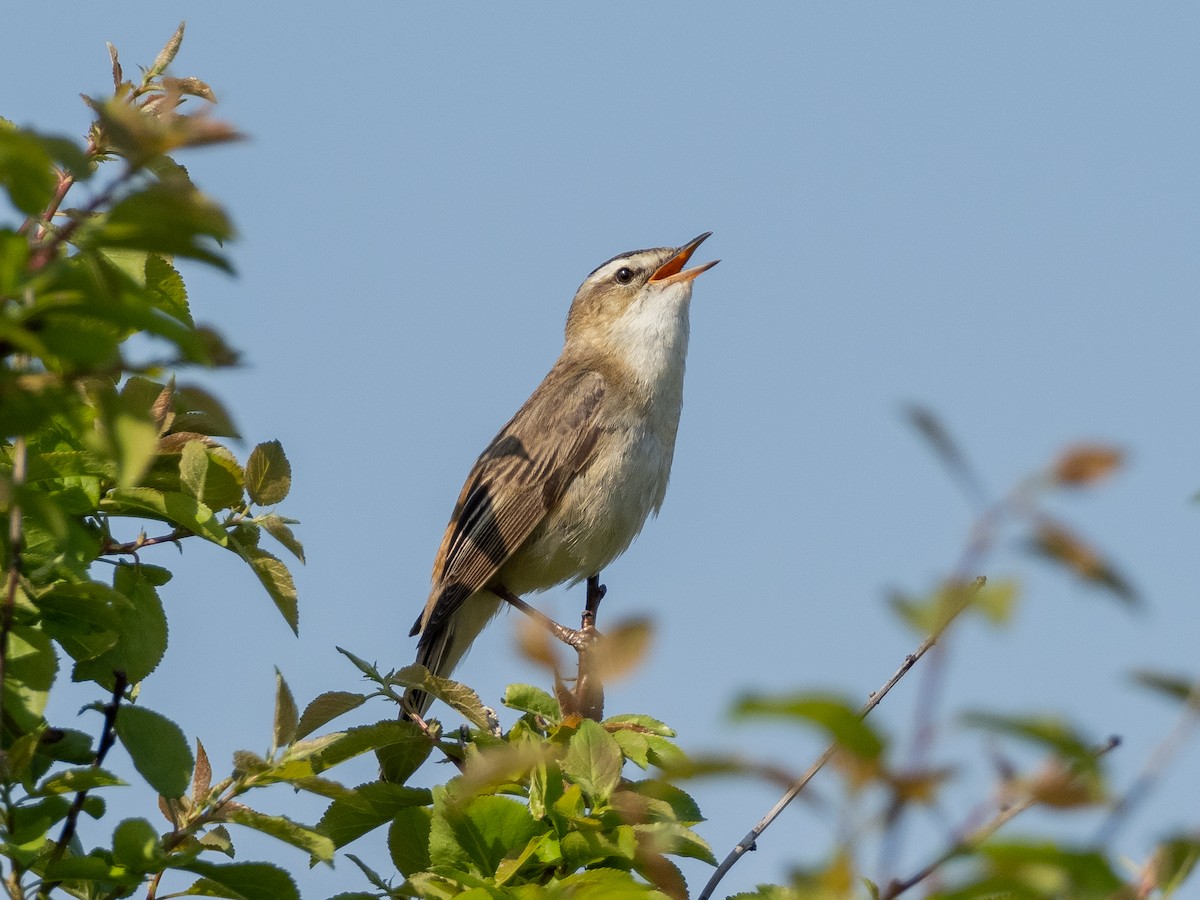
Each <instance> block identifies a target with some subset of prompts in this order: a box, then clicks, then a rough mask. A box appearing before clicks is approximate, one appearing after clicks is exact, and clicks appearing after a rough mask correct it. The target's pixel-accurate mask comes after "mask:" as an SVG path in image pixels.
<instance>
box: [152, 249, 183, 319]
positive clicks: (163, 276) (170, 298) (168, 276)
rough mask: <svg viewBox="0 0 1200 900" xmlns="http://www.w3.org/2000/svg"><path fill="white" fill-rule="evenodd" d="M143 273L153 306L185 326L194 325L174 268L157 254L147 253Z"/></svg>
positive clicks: (178, 276)
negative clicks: (153, 301)
mask: <svg viewBox="0 0 1200 900" xmlns="http://www.w3.org/2000/svg"><path fill="white" fill-rule="evenodd" d="M143 273H144V276H145V285H146V289H147V291H148V293H149V295H150V296H151V297H152V298H154V300H155V301H156V303H155V306H157V307H158V308H159V309H161V310H162V311H163V312H165V313H167V314H168V315H170V316H174V317H175V318H176V319H178V320H179V321H180V322H183V323H184V324H186V325H194V324H195V322H193V321H192V311H191V309H190V308H189V307H188V295H187V288H186V287H185V286H184V284H183V276H182V275H180V274H179V272H178V271H177V270H176V269H175V267H174V266H173V265H171V263H169V262H168V261H167V260H166V259H164V258H163V257H161V256H159V255H158V254H156V253H148V254H146V263H145V266H144V267H143Z"/></svg>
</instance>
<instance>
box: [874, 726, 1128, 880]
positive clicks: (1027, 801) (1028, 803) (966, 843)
mask: <svg viewBox="0 0 1200 900" xmlns="http://www.w3.org/2000/svg"><path fill="white" fill-rule="evenodd" d="M1120 743H1121V740H1120V738H1116V737H1111V738H1109V739H1108V740H1107V741H1105V742H1104V743H1103V744H1102V745H1101V746H1100V747H1097V748H1096V750H1095V751H1094V752H1093V753H1092V756H1091V761H1092V762H1095V761H1096V760H1099V759H1100V758H1101V757H1102V756H1104V755H1105V754H1106V753H1108V752H1109V751H1110V750H1112V749H1113V748H1114V747H1116V746H1118V745H1119V744H1120ZM1076 768H1078V767H1076ZM1039 799H1040V798H1039V797H1038V795H1037V793H1036V792H1035V791H1030V792H1029V793H1028V794H1027V795H1026V796H1025V797H1024V798H1022V799H1021V800H1020V801H1018V802H1016V803H1013V804H1012V805H1011V806H1007V807H1004V808H1003V809H1001V810H999V811H998V812H997V813H996V815H995V816H993V817H992V818H991V820H990V821H988V822H985V823H984V824H983V825H981V826H980V827H979V828H976V829H975V830H974V831H972V832H971V833H970V834H968V835H967V836H965V837H963V838H961V839H959V840H958V841H955V843H954V844H953V845H952V846H950V847H948V848H947V849H946V850H944V851H943V852H942V853H940V854H939V855H938V856H937V858H935V859H934V860H933V861H932V862H930V863H928V864H927V865H925V866H923V867H922V868H921V869H919V870H918V871H917V872H916V873H914V874H913V875H910V876H909V877H908V878H905V879H904V880H902V881H898V880H893V881H891V882H890V883H889V884H888V885H887V887H885V888H884V889H883V890H882V891H881V892H880V894H879V900H894V898H895V897H899V896H900V895H901V894H902V893H904V892H905V891H907V890H908V889H909V888H911V887H914V886H916V885H918V884H920V883H921V882H922V881H924V880H925V879H926V878H928V877H929V876H930V875H932V874H933V873H934V872H936V871H937V870H938V869H940V868H941V867H942V866H944V865H945V864H946V863H947V862H949V861H950V860H952V859H954V858H955V857H956V856H961V855H963V854H964V853H970V852H972V851H973V850H975V849H977V848H978V847H980V846H981V845H982V844H983V842H984V841H986V840H987V839H988V838H990V837H991V836H992V835H993V834H995V833H996V832H997V831H999V830H1000V829H1001V828H1003V827H1004V826H1005V825H1007V824H1008V823H1009V822H1011V821H1012V820H1013V819H1015V818H1016V817H1017V816H1019V815H1020V814H1021V813H1023V812H1025V810H1027V809H1029V808H1030V807H1032V806H1036V805H1037V803H1038V802H1039Z"/></svg>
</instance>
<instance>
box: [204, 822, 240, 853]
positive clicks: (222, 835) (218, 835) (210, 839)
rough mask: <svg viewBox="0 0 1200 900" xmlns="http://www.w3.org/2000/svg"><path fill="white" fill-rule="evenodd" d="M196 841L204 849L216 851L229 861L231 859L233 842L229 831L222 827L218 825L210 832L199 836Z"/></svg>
mask: <svg viewBox="0 0 1200 900" xmlns="http://www.w3.org/2000/svg"><path fill="white" fill-rule="evenodd" d="M196 841H197V842H198V843H200V844H202V845H203V846H204V847H205V849H208V850H216V851H217V852H218V853H224V854H225V855H226V856H228V857H229V858H230V859H233V840H232V838H230V836H229V830H228V829H226V827H225V826H224V825H218V826H217V827H216V828H213V829H212V830H211V831H208V832H206V833H205V834H202V835H200V836H199V837H198V838H196Z"/></svg>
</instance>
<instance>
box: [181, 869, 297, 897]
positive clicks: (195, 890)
mask: <svg viewBox="0 0 1200 900" xmlns="http://www.w3.org/2000/svg"><path fill="white" fill-rule="evenodd" d="M173 868H178V869H182V870H184V871H186V872H191V873H193V874H195V875H201V876H203V877H202V878H201V879H200V881H197V882H196V883H195V884H193V885H192V886H191V887H190V888H188V889H187V890H186V891H184V892H183V893H184V894H186V895H189V896H197V895H198V896H202V897H229V898H232V900H300V892H299V891H298V890H296V883H295V882H294V881H292V877H291V876H290V875H288V874H287V872H285V871H283V870H282V869H280V868H277V867H276V866H272V865H270V864H268V863H254V862H244V863H222V864H217V863H210V862H206V861H203V860H198V859H197V860H192V861H191V862H188V863H184V864H182V865H178V866H174V867H173Z"/></svg>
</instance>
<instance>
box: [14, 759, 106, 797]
mask: <svg viewBox="0 0 1200 900" xmlns="http://www.w3.org/2000/svg"><path fill="white" fill-rule="evenodd" d="M125 784H126V782H124V781H122V780H121V779H120V778H118V777H117V776H116V775H114V774H113V773H112V772H108V771H106V770H104V769H100V768H96V767H94V766H88V767H86V768H80V769H65V770H63V771H61V772H55V773H54V774H53V775H51V776H50V777H49V778H47V779H46V780H45V781H43V782H42V783H41V784H39V785H38V786H37V788H36V789H35V790H34V791H33V796H46V795H49V794H74V793H76V792H78V791H90V790H92V789H93V788H104V787H120V786H123V785H125Z"/></svg>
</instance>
